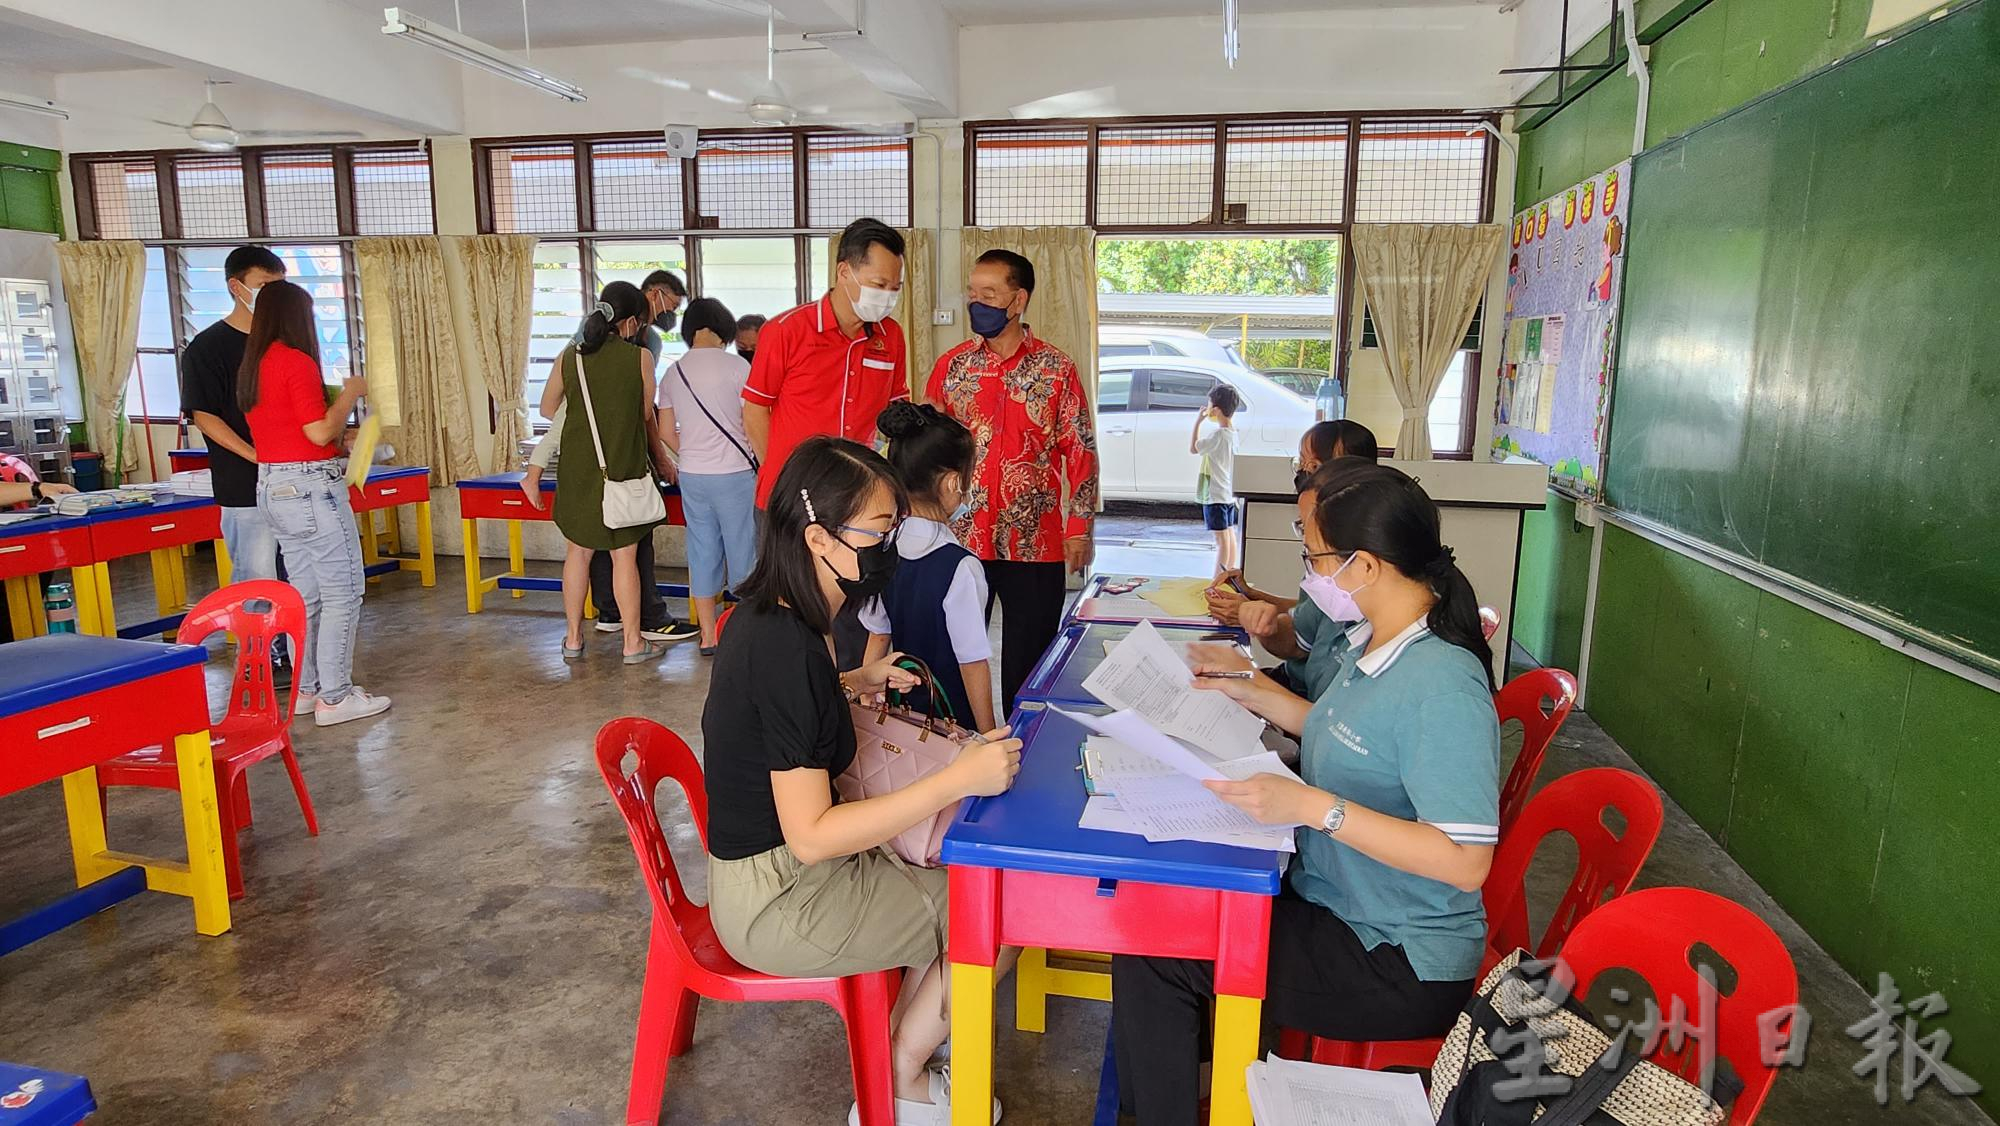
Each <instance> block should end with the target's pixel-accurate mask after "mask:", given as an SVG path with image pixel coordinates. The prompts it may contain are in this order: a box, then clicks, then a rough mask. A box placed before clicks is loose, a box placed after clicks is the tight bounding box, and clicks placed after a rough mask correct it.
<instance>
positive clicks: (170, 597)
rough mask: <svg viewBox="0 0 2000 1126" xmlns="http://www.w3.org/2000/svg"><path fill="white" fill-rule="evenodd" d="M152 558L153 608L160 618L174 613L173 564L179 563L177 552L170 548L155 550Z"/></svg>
mask: <svg viewBox="0 0 2000 1126" xmlns="http://www.w3.org/2000/svg"><path fill="white" fill-rule="evenodd" d="M151 554H152V557H153V606H154V607H155V608H156V609H158V610H159V612H160V616H161V617H162V618H164V617H166V616H167V615H168V614H171V613H173V612H174V609H175V603H174V564H175V563H177V562H179V561H180V554H179V552H177V551H175V549H173V548H171V547H162V548H157V549H155V550H154V551H153V552H151Z"/></svg>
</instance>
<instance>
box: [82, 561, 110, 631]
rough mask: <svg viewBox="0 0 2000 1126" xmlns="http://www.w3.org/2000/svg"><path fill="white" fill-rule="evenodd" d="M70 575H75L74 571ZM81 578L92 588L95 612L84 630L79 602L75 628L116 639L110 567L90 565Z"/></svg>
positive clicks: (102, 564) (97, 564)
mask: <svg viewBox="0 0 2000 1126" xmlns="http://www.w3.org/2000/svg"><path fill="white" fill-rule="evenodd" d="M70 574H72V575H74V574H76V569H75V568H71V569H70ZM81 577H82V579H83V581H84V582H88V583H89V584H91V586H92V587H93V588H94V594H93V595H92V597H93V599H94V600H95V602H96V606H97V612H96V616H95V618H94V619H93V621H92V623H91V625H90V627H88V628H86V627H85V626H84V625H83V624H82V623H83V611H82V606H83V603H82V602H81V601H80V600H79V601H78V603H77V606H78V610H77V617H76V620H77V628H78V629H80V630H82V631H83V632H85V633H95V634H97V635H98V636H99V637H117V636H118V607H117V605H116V604H115V603H113V602H112V601H111V568H110V566H109V565H107V564H104V563H92V564H91V565H90V566H88V567H86V568H84V571H83V575H82V576H81ZM79 585H81V584H79Z"/></svg>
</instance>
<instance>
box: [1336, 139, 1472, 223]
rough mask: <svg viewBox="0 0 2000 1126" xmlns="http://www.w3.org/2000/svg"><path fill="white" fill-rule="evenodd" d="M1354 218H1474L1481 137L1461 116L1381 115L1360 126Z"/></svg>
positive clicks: (1405, 220) (1425, 220)
mask: <svg viewBox="0 0 2000 1126" xmlns="http://www.w3.org/2000/svg"><path fill="white" fill-rule="evenodd" d="M1359 163H1360V168H1359V171H1358V173H1357V176H1356V180H1355V188H1354V195H1355V199H1354V221H1355V222H1357V223H1477V222H1479V221H1480V220H1481V219H1482V218H1483V216H1482V215H1480V213H1479V204H1480V200H1481V199H1482V198H1483V197H1484V195H1485V188H1486V137H1485V135H1484V134H1481V133H1477V132H1474V133H1472V134H1471V135H1469V136H1468V135H1467V129H1466V123H1465V122H1464V121H1381V122H1368V123H1366V124H1364V125H1362V127H1361V153H1360V158H1359Z"/></svg>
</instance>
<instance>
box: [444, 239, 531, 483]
mask: <svg viewBox="0 0 2000 1126" xmlns="http://www.w3.org/2000/svg"><path fill="white" fill-rule="evenodd" d="M438 242H439V244H440V249H441V250H442V252H443V256H444V274H445V283H446V285H447V287H448V288H449V290H450V293H451V319H452V329H453V335H454V337H455V338H456V341H457V345H458V355H459V358H460V360H461V362H462V363H465V364H468V365H470V366H472V367H473V368H474V369H475V370H477V371H478V372H479V376H480V379H481V380H482V381H483V382H484V383H485V385H486V393H487V394H489V395H491V396H493V415H494V425H493V455H492V457H491V459H490V461H489V464H488V465H487V467H486V469H487V472H489V473H499V472H502V471H504V470H506V469H508V468H510V467H512V466H513V464H514V462H515V459H516V457H517V455H516V453H515V451H516V450H517V449H518V448H519V447H520V444H521V439H523V438H525V437H527V434H528V400H527V399H526V398H524V397H523V389H524V388H525V386H526V384H527V378H528V322H529V319H530V318H531V317H533V315H534V298H535V293H534V283H535V275H534V259H535V236H533V235H452V236H447V237H444V238H440V239H439V240H438Z"/></svg>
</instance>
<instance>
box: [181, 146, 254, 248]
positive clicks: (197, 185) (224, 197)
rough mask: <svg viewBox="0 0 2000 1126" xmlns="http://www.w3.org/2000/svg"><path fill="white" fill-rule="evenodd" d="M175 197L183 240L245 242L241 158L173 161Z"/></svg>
mask: <svg viewBox="0 0 2000 1126" xmlns="http://www.w3.org/2000/svg"><path fill="white" fill-rule="evenodd" d="M174 194H175V195H176V196H177V197H178V198H179V201H180V212H181V237H182V238H191V239H195V238H248V237H249V236H250V220H249V214H248V205H247V203H246V201H245V199H244V195H243V158H242V157H240V156H235V155H231V156H193V157H181V158H179V159H178V160H175V161H174Z"/></svg>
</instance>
